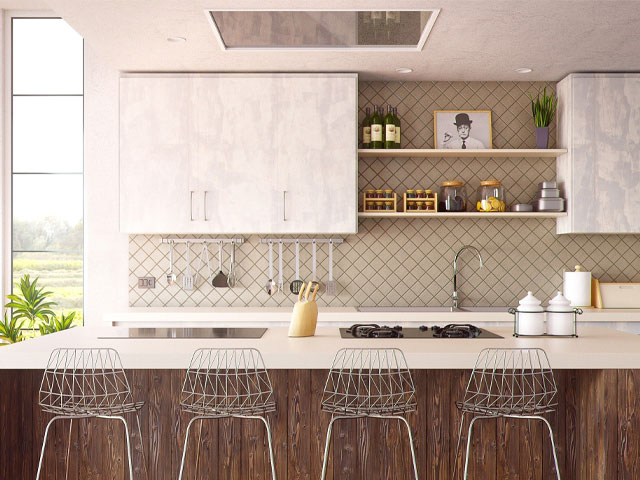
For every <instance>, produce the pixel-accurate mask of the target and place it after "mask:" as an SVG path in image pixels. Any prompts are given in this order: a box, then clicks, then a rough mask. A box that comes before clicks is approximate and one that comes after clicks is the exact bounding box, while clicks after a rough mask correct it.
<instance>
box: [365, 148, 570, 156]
mask: <svg viewBox="0 0 640 480" xmlns="http://www.w3.org/2000/svg"><path fill="white" fill-rule="evenodd" d="M565 153H567V150H566V149H564V148H547V149H536V148H487V149H484V150H462V149H435V148H415V149H414V148H400V149H391V148H390V149H358V156H359V157H360V158H557V157H559V156H560V155H564V154H565Z"/></svg>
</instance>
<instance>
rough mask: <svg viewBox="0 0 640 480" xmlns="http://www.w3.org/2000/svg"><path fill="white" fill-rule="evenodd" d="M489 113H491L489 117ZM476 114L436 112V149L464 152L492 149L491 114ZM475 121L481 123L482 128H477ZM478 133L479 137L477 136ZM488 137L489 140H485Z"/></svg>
mask: <svg viewBox="0 0 640 480" xmlns="http://www.w3.org/2000/svg"><path fill="white" fill-rule="evenodd" d="M487 113H489V115H488V116H487ZM438 114H440V115H438ZM445 114H448V115H445ZM474 114H475V112H469V113H467V112H445V111H441V112H436V117H435V118H436V122H435V124H436V142H437V145H436V148H449V149H454V148H455V149H462V150H466V149H469V150H473V149H483V148H491V147H490V145H491V116H490V112H478V114H479V115H478V116H476V115H474ZM472 115H473V119H472V118H471V116H472ZM485 119H486V121H485ZM474 120H478V121H479V122H480V126H479V127H480V128H476V126H477V125H476V124H474ZM476 123H477V122H476ZM472 131H473V132H474V135H473V136H472V134H471V133H472ZM476 131H477V133H478V134H479V135H475V133H476ZM487 136H488V140H486V139H485V137H487ZM481 139H482V140H481ZM487 145H489V147H487Z"/></svg>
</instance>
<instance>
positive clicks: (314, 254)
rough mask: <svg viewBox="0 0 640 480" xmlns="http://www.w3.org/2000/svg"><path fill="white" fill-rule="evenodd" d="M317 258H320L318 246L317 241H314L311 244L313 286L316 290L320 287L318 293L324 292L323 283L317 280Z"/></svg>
mask: <svg viewBox="0 0 640 480" xmlns="http://www.w3.org/2000/svg"><path fill="white" fill-rule="evenodd" d="M317 256H318V245H317V243H316V241H315V240H313V242H312V243H311V284H312V285H313V288H315V286H316V285H318V291H322V288H323V287H322V283H320V282H318V281H317V280H316V268H317V266H318V262H317Z"/></svg>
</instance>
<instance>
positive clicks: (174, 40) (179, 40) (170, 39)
mask: <svg viewBox="0 0 640 480" xmlns="http://www.w3.org/2000/svg"><path fill="white" fill-rule="evenodd" d="M186 41H187V39H186V38H184V37H167V42H171V43H183V42H186Z"/></svg>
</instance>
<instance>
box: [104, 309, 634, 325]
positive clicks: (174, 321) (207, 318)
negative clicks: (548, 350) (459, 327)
mask: <svg viewBox="0 0 640 480" xmlns="http://www.w3.org/2000/svg"><path fill="white" fill-rule="evenodd" d="M292 305H293V304H292ZM506 308H507V307H504V311H501V312H500V311H485V312H478V311H474V312H455V313H452V312H434V311H415V310H414V311H375V312H360V311H358V309H357V308H355V307H343V308H335V307H320V313H319V315H318V324H319V325H341V326H348V325H351V324H353V323H372V322H373V323H379V324H386V325H410V324H417V325H422V324H427V325H436V324H437V325H446V324H447V323H473V324H476V323H481V324H482V323H485V324H496V323H512V322H513V316H512V315H511V314H510V313H508V312H507V311H506ZM291 310H292V306H291V307H281V308H265V307H253V308H251V307H248V308H239V307H229V308H220V307H216V308H200V307H198V308H184V307H169V308H167V307H163V308H151V307H149V308H147V307H130V308H128V309H126V310H123V311H119V312H113V313H108V314H105V315H104V319H103V320H104V324H105V325H113V326H125V325H126V326H149V325H153V326H181V327H197V326H202V325H207V324H210V325H215V326H234V325H235V326H239V325H243V326H244V325H252V326H264V327H271V326H274V327H275V326H280V327H283V326H287V325H289V320H290V319H291ZM583 311H584V313H583V314H582V315H580V316H579V317H578V321H579V322H580V323H629V322H640V310H638V309H633V310H631V309H596V308H585V309H583Z"/></svg>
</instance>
